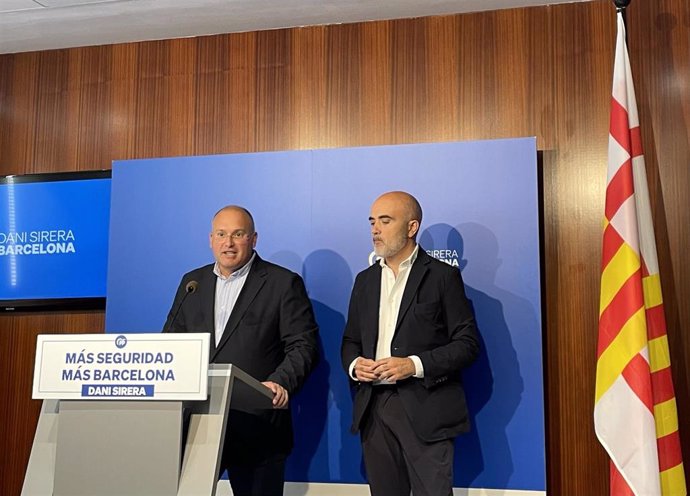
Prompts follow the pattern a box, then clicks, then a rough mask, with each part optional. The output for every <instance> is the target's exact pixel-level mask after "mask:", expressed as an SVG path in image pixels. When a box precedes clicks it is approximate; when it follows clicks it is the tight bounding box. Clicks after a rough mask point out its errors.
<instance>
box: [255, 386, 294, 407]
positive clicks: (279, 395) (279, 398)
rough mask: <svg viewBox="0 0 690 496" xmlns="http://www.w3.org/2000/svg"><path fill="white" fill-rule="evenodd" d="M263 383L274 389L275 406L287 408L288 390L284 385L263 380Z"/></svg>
mask: <svg viewBox="0 0 690 496" xmlns="http://www.w3.org/2000/svg"><path fill="white" fill-rule="evenodd" d="M261 384H263V385H264V386H266V387H267V388H268V389H270V390H271V391H273V408H287V406H288V401H289V398H288V392H287V390H286V389H285V388H284V387H283V386H281V385H280V384H277V383H275V382H272V381H266V382H262V383H261Z"/></svg>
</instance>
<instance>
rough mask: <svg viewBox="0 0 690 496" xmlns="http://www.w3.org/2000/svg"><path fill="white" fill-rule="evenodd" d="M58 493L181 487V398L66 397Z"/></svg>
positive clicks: (139, 494)
mask: <svg viewBox="0 0 690 496" xmlns="http://www.w3.org/2000/svg"><path fill="white" fill-rule="evenodd" d="M59 415H60V418H59V428H58V436H57V451H56V453H55V482H54V486H53V494H54V495H55V496H93V495H95V494H99V495H102V496H124V495H127V496H164V495H170V494H176V493H177V478H178V476H179V470H180V452H181V444H182V402H180V401H160V402H154V401H62V402H60V414H59Z"/></svg>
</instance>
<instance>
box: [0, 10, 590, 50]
mask: <svg viewBox="0 0 690 496" xmlns="http://www.w3.org/2000/svg"><path fill="white" fill-rule="evenodd" d="M573 1H591V0H0V53H14V52H30V51H35V50H47V49H53V48H67V47H75V46H88V45H104V44H111V43H122V42H130V41H142V40H158V39H168V38H182V37H188V36H199V35H208V34H217V33H231V32H239V31H256V30H264V29H276V28H285V27H293V26H309V25H318V24H338V23H350V22H359V21H368V20H379V19H399V18H408V17H420V16H429V15H441V14H454V13H462V12H477V11H482V10H498V9H507V8H515V7H525V6H530V5H531V6H536V5H549V4H557V3H569V2H573Z"/></svg>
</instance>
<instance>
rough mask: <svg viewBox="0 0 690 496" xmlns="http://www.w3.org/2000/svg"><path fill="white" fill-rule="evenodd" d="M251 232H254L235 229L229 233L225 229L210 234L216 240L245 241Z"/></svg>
mask: <svg viewBox="0 0 690 496" xmlns="http://www.w3.org/2000/svg"><path fill="white" fill-rule="evenodd" d="M252 234H254V233H248V232H247V231H243V230H242V229H238V230H237V231H233V232H231V233H229V232H226V231H214V232H213V233H211V236H213V239H214V240H216V241H225V240H226V239H232V240H233V241H246V240H248V239H249V238H250V237H251V236H252Z"/></svg>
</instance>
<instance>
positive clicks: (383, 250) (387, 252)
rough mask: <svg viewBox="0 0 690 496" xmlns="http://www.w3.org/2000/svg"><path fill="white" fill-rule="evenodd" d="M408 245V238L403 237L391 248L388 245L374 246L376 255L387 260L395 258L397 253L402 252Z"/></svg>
mask: <svg viewBox="0 0 690 496" xmlns="http://www.w3.org/2000/svg"><path fill="white" fill-rule="evenodd" d="M406 243H407V237H406V236H401V237H400V238H398V239H397V240H396V242H395V244H392V245H390V246H388V245H383V246H379V247H376V246H374V253H376V256H377V257H380V258H383V259H386V258H390V257H392V256H394V255H395V254H396V253H398V252H399V251H400V250H402V249H403V248H404V247H405V244H406Z"/></svg>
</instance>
